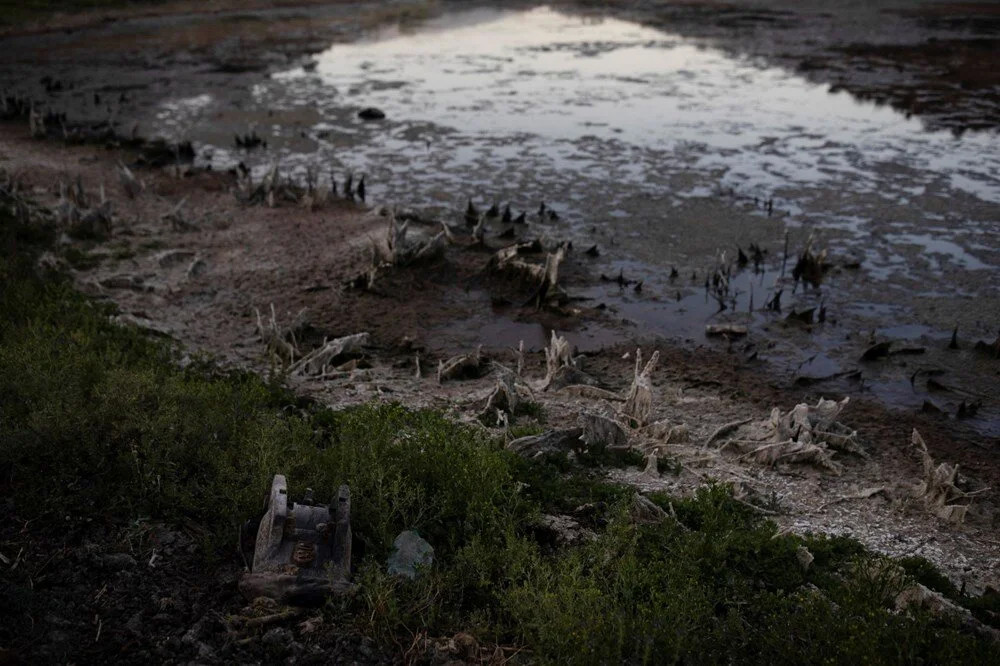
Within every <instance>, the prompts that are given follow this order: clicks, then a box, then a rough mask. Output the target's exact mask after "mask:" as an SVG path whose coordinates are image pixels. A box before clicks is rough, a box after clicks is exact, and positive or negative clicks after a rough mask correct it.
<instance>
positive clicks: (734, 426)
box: [704, 418, 753, 446]
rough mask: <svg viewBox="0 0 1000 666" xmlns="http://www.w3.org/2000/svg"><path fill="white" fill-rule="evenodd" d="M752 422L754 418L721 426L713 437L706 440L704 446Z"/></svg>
mask: <svg viewBox="0 0 1000 666" xmlns="http://www.w3.org/2000/svg"><path fill="white" fill-rule="evenodd" d="M751 421H753V419H752V418H750V419H740V420H739V421H732V422H730V423H726V424H724V425H721V426H719V427H718V428H716V429H715V431H714V432H712V434H711V435H709V437H708V439H706V440H705V444H704V446H708V445H709V444H711V443H712V442H714V441H715V440H717V439H719V438H720V437H723V436H725V435H728V434H729V433H731V432H733V431H734V430H736V429H737V428H739V427H740V426H744V425H746V424H747V423H750V422H751Z"/></svg>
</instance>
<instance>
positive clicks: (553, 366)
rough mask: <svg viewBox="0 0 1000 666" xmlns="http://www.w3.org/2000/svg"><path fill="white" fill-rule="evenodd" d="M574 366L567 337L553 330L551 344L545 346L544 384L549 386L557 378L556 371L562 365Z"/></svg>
mask: <svg viewBox="0 0 1000 666" xmlns="http://www.w3.org/2000/svg"><path fill="white" fill-rule="evenodd" d="M564 366H566V367H573V366H574V363H573V354H572V351H571V349H570V346H569V341H568V340H566V338H563V337H560V336H559V335H558V334H557V333H556V332H555V331H554V330H553V331H552V336H551V339H550V340H549V346H548V347H546V348H545V380H544V381H543V386H545V387H546V388H548V386H549V385H550V384H551V383H552V381H553V380H554V379H555V376H556V373H557V372H558V370H559V368H561V367H564Z"/></svg>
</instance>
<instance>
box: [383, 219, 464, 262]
mask: <svg viewBox="0 0 1000 666" xmlns="http://www.w3.org/2000/svg"><path fill="white" fill-rule="evenodd" d="M409 228H410V223H409V222H403V223H402V224H400V223H399V220H398V219H397V217H396V213H395V212H394V211H390V212H389V224H388V226H387V227H386V235H385V244H384V245H379V244H378V243H376V242H375V241H374V240H373V241H372V251H373V257H372V264H373V266H376V267H377V266H378V265H379V264H389V265H390V266H409V265H411V264H415V263H419V262H421V261H427V260H430V259H433V258H436V257H439V256H440V255H441V254H443V253H444V250H445V248H446V246H447V244H448V231H447V228H443V229H442V230H441V231H440V232H438V233H437V234H435V235H434V236H431V237H430V238H428V239H426V240H424V241H421V242H419V243H409V242H407V239H406V234H407V231H408V230H409Z"/></svg>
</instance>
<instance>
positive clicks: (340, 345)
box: [289, 333, 371, 376]
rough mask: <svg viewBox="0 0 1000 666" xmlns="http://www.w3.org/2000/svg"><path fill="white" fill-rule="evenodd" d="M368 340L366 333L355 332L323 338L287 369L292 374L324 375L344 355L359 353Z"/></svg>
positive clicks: (368, 342)
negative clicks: (320, 342) (321, 341)
mask: <svg viewBox="0 0 1000 666" xmlns="http://www.w3.org/2000/svg"><path fill="white" fill-rule="evenodd" d="M370 342H371V336H370V335H369V334H368V333H355V334H353V335H346V336H344V337H342V338H336V339H334V340H329V341H328V340H326V339H325V338H324V339H323V344H322V345H321V346H320V347H318V348H317V349H314V350H313V351H311V352H309V353H308V354H306V355H305V356H303V357H302V358H301V359H299V361H298V362H296V363H295V364H293V365H292V366H291V367H290V368H289V371H290V372H292V373H293V374H307V375H320V376H322V375H325V374H326V373H327V371H328V370H329V368H330V367H331V366H334V365H335V362H336V361H337V360H339V359H341V358H342V357H344V356H346V355H353V354H360V353H361V351H362V349H363V348H364V347H366V346H367V345H368V344H370Z"/></svg>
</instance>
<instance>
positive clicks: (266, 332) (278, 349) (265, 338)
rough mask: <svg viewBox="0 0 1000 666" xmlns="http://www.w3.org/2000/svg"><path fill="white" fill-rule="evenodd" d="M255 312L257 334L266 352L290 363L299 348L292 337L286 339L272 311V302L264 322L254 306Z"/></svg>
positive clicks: (283, 361)
mask: <svg viewBox="0 0 1000 666" xmlns="http://www.w3.org/2000/svg"><path fill="white" fill-rule="evenodd" d="M254 312H256V313H257V334H258V335H260V340H261V342H263V343H264V346H265V347H266V348H267V351H268V353H270V354H271V355H272V356H273V357H276V358H278V359H279V360H281V361H282V363H292V362H293V361H295V357H296V356H298V355H299V350H298V348H297V347H296V345H295V342H294V337H293V339H292V341H291V342H289V341H288V340H287V337H288V336H286V335H285V333H284V332H283V331H282V330H281V326H280V325H279V324H278V318H277V315H276V314H275V311H274V304H273V303H272V304H271V317H270V318H269V319H268V320H267V322H266V323H265V322H264V320H263V319H262V318H261V316H260V310H258V309H256V308H254Z"/></svg>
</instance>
